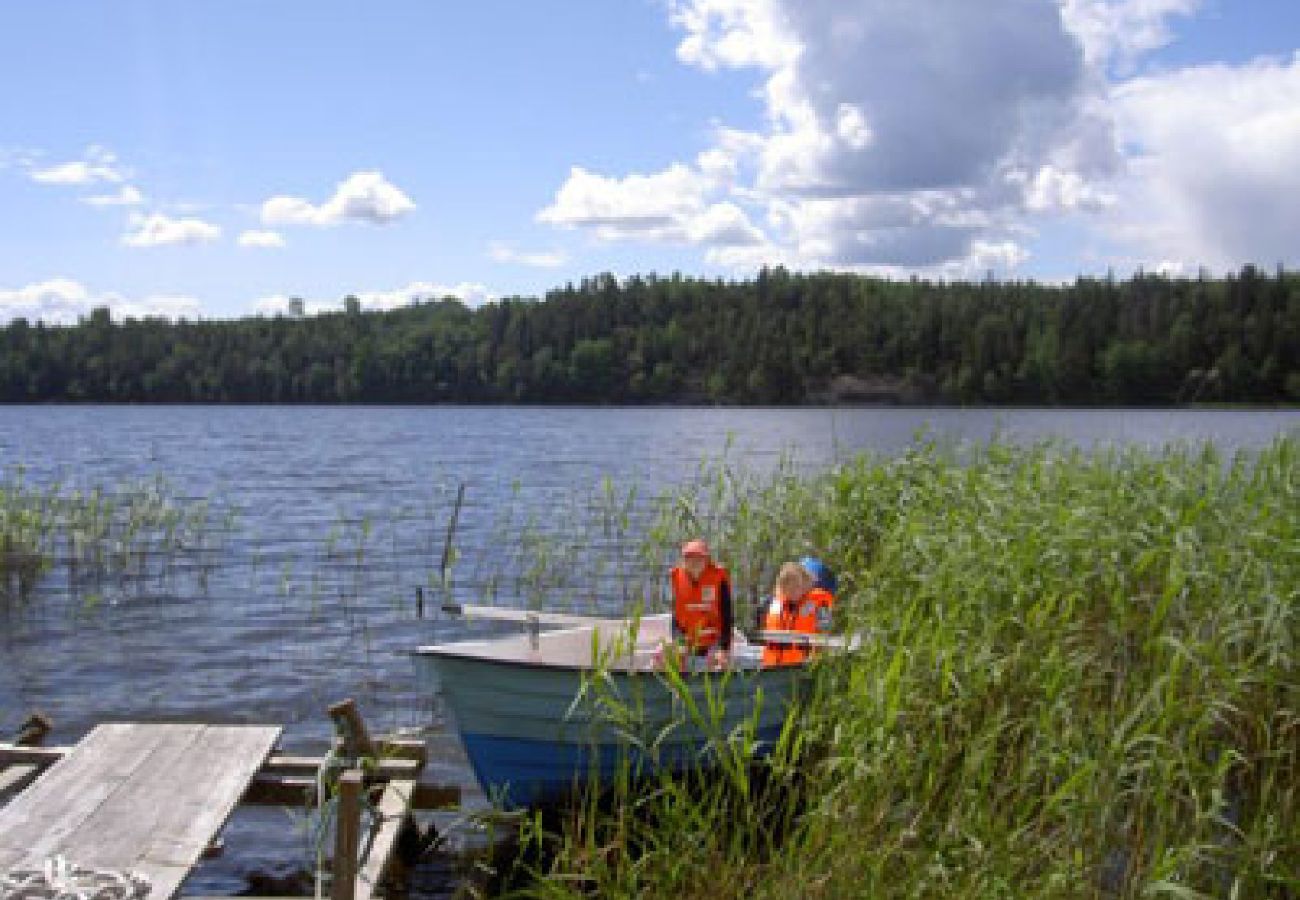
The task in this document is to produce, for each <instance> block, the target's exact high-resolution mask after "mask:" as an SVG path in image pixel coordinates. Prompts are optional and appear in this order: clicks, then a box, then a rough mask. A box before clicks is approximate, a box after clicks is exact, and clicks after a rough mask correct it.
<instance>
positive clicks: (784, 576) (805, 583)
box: [772, 562, 813, 600]
mask: <svg viewBox="0 0 1300 900" xmlns="http://www.w3.org/2000/svg"><path fill="white" fill-rule="evenodd" d="M812 586H813V577H812V576H811V575H809V574H808V570H807V569H805V568H804V567H803V566H801V565H799V564H798V563H792V562H788V563H786V564H785V565H783V566H781V571H780V572H778V573H777V575H776V587H775V588H773V591H772V592H773V593H774V594H776V595H778V596H780V597H783V598H784V599H786V600H798V599H799V598H800V597H802V596H803V595H804V594H806V593H808V591H809V590H810V589H811V588H812Z"/></svg>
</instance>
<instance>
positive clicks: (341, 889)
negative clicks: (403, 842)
mask: <svg viewBox="0 0 1300 900" xmlns="http://www.w3.org/2000/svg"><path fill="white" fill-rule="evenodd" d="M361 784H362V778H361V773H360V772H359V771H357V770H356V769H348V770H347V771H346V772H344V773H343V774H342V776H340V777H339V805H338V816H337V818H336V820H335V822H334V867H333V880H332V881H331V883H330V900H353V898H354V897H355V896H356V886H357V851H358V849H360V847H361Z"/></svg>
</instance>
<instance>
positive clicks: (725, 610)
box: [656, 539, 732, 671]
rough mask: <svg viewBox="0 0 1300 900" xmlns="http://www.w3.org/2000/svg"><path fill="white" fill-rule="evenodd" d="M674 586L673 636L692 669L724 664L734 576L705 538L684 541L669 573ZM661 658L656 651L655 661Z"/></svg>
mask: <svg viewBox="0 0 1300 900" xmlns="http://www.w3.org/2000/svg"><path fill="white" fill-rule="evenodd" d="M668 577H669V581H670V582H671V584H672V590H673V629H672V634H673V640H674V641H676V642H677V643H678V644H680V645H681V646H682V648H683V652H684V654H685V657H686V667H687V668H688V669H689V670H690V671H696V670H699V669H702V668H705V667H706V666H708V667H713V668H718V669H721V668H725V667H726V665H727V663H728V660H729V657H730V654H731V631H732V615H731V579H730V577H729V576H728V575H727V570H726V569H724V568H723V567H722V566H719V565H718V564H716V563H715V562H713V559H712V557H711V556H710V554H709V545H708V544H707V543H705V542H704V541H703V540H700V539H696V540H692V541H687V542H686V543H685V544H683V545H682V559H681V564H680V565H678V566H674V567H673V569H672V571H671V572H670V573H669V576H668ZM660 662H662V658H661V656H659V655H658V654H656V664H659V663H660Z"/></svg>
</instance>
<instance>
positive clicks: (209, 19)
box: [0, 0, 1300, 321]
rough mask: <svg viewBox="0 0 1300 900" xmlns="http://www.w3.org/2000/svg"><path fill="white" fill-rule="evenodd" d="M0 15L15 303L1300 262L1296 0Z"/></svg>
mask: <svg viewBox="0 0 1300 900" xmlns="http://www.w3.org/2000/svg"><path fill="white" fill-rule="evenodd" d="M0 33H2V34H5V35H7V36H8V37H9V39H8V40H6V41H5V46H6V50H5V52H4V53H3V54H0V84H3V85H4V86H5V87H4V88H3V90H0V210H2V213H0V321H3V320H6V319H9V318H12V317H13V316H17V315H23V316H27V317H29V318H44V319H47V320H50V321H70V320H75V318H76V316H78V315H80V314H83V313H84V312H85V311H86V310H88V309H89V308H91V307H92V306H94V305H100V304H108V305H110V306H112V307H113V308H114V311H115V313H116V314H118V315H132V314H134V315H141V314H165V315H173V316H176V315H184V316H196V315H203V316H217V317H228V316H239V315H246V314H250V313H252V312H255V311H260V312H268V313H269V312H275V311H277V310H280V309H283V308H284V306H285V304H286V303H287V298H288V297H290V296H297V297H303V298H306V299H307V301H308V303H309V305H310V306H311V307H312V308H317V309H323V308H335V307H337V305H338V303H339V300H340V298H341V297H342V296H343V295H345V294H348V293H355V294H358V295H360V296H361V297H362V299H363V302H365V303H366V304H367V305H369V306H374V307H382V306H392V305H396V304H400V303H404V302H409V301H410V300H411V299H413V298H419V297H423V296H429V295H434V294H445V293H455V294H457V295H460V296H463V297H464V298H465V299H466V301H467V302H471V303H481V302H485V301H487V300H490V299H491V298H493V297H498V296H503V295H509V294H516V293H518V294H527V295H532V294H539V293H541V292H544V291H545V290H546V289H547V288H548V287H552V286H555V285H560V284H563V283H564V282H565V281H567V280H576V279H579V278H581V277H583V276H585V275H590V274H594V273H596V272H600V271H605V270H612V271H614V272H616V273H619V274H622V275H628V274H632V273H635V272H642V273H644V272H649V271H658V272H668V271H672V270H680V271H683V272H686V273H689V274H699V275H708V276H715V275H721V276H726V277H745V276H747V275H750V274H752V273H753V271H754V270H755V269H756V267H757V266H759V265H763V264H774V263H781V264H785V265H787V266H790V267H792V268H800V269H815V268H837V269H845V270H851V271H863V272H870V273H877V274H885V275H891V276H906V275H908V274H913V273H917V274H922V275H927V276H933V277H949V278H953V277H983V275H984V274H985V273H987V272H990V271H991V272H993V273H994V274H996V275H999V276H1003V277H1036V278H1045V279H1057V278H1071V277H1073V276H1074V275H1076V274H1080V273H1092V272H1101V271H1105V270H1106V269H1108V268H1113V269H1114V270H1116V271H1118V272H1128V271H1132V270H1133V269H1135V268H1138V267H1142V268H1145V269H1165V270H1168V271H1171V272H1187V271H1195V270H1196V269H1197V268H1198V267H1201V266H1205V267H1207V268H1210V269H1211V270H1214V271H1223V270H1225V269H1228V268H1235V267H1237V266H1239V265H1241V264H1243V263H1245V262H1256V263H1260V264H1263V265H1268V266H1272V265H1274V264H1276V263H1278V262H1282V263H1286V264H1288V265H1292V266H1294V265H1298V264H1300V249H1298V246H1300V245H1297V242H1295V241H1294V240H1293V237H1292V236H1293V235H1294V234H1296V233H1297V230H1298V229H1300V211H1297V210H1298V208H1300V204H1296V203H1295V202H1294V200H1293V198H1294V197H1296V196H1297V193H1296V192H1297V190H1300V174H1297V172H1300V158H1298V156H1300V61H1298V58H1297V46H1298V39H1300V4H1298V3H1295V2H1294V0H1232V2H1228V0H1199V2H1198V0H986V2H981V3H980V4H971V3H968V2H966V0H915V2H911V3H900V2H898V0H622V2H610V0H599V2H598V0H563V2H559V0H555V2H544V0H532V2H497V0H479V2H475V3H471V4H465V3H450V2H446V3H429V2H395V3H384V4H369V5H365V6H360V5H357V4H345V3H341V2H329V0H326V2H313V3H310V4H309V3H302V2H276V3H267V2H253V0H222V2H198V0H196V2H185V3H163V2H141V0H135V2H133V0H122V2H114V3H102V4H89V3H81V2H79V3H74V2H64V0H43V2H9V3H5V4H3V5H0Z"/></svg>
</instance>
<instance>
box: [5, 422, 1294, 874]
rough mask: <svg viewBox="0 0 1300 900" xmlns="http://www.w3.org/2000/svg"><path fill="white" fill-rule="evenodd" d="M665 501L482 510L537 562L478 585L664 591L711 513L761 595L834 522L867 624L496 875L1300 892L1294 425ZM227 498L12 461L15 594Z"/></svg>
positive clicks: (121, 558)
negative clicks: (704, 745)
mask: <svg viewBox="0 0 1300 900" xmlns="http://www.w3.org/2000/svg"><path fill="white" fill-rule="evenodd" d="M645 503H646V504H648V505H647V506H645V507H643V506H642V505H641V503H640V497H639V495H638V494H637V492H636V491H635V489H633V490H631V491H629V492H627V493H626V494H625V493H624V492H623V491H622V490H620V489H618V488H616V487H615V486H614V485H613V484H612V483H610V482H606V483H605V484H604V485H603V486H602V491H601V492H600V493H599V494H597V495H596V497H595V498H593V499H592V500H590V502H588V503H587V505H586V506H584V507H583V508H584V509H586V510H587V511H588V513H589V516H588V518H587V519H586V520H583V516H582V515H580V514H579V509H578V508H577V507H575V509H574V510H572V511H571V514H568V515H564V516H561V517H558V518H559V520H560V521H558V522H557V528H558V529H559V530H558V531H556V532H550V531H545V532H543V531H538V530H536V527H535V525H534V523H533V522H532V520H531V519H528V520H527V521H525V522H523V523H519V522H515V521H514V519H508V520H507V521H505V522H503V523H502V525H501V527H500V528H499V529H494V530H493V531H492V534H493V535H494V539H501V538H503V537H510V536H513V540H514V541H515V543H516V544H517V546H512V547H511V552H512V553H515V554H517V558H516V557H515V556H512V557H511V558H510V560H507V565H508V569H509V570H510V571H512V572H515V573H516V576H517V577H516V578H515V579H514V583H513V587H511V586H510V585H509V584H507V581H509V580H510V579H508V578H505V577H504V576H502V578H501V579H500V584H499V585H498V580H499V579H498V575H497V574H492V575H490V576H488V580H489V581H490V582H491V583H492V584H493V585H494V587H493V588H492V590H490V591H487V593H485V596H493V597H495V595H496V587H495V586H500V587H501V588H502V590H504V591H505V593H506V594H508V595H509V596H508V597H505V598H504V599H503V601H502V602H507V603H508V602H510V600H511V599H512V598H513V599H514V600H516V601H519V602H522V603H524V604H526V605H528V606H533V605H544V604H545V603H547V602H548V601H553V599H554V597H555V596H557V591H556V590H555V589H554V587H553V586H554V585H556V584H566V583H567V582H565V581H564V578H567V577H575V576H576V577H578V578H579V579H580V580H581V581H583V582H591V579H592V578H594V577H596V576H597V575H599V580H600V581H601V583H603V584H604V583H607V584H608V585H610V587H608V588H606V590H608V591H613V590H614V589H615V587H616V586H617V587H619V590H620V591H621V594H620V596H622V597H623V598H624V602H625V603H626V604H627V605H628V606H629V607H631V606H635V605H636V604H637V602H638V598H643V600H644V604H643V605H644V606H645V608H646V609H654V608H658V605H657V603H656V598H655V595H654V593H653V592H654V588H655V586H656V585H657V584H659V582H661V581H662V572H663V565H662V564H663V554H664V548H668V547H673V546H676V545H677V543H679V542H680V539H681V536H682V535H684V534H705V535H707V536H708V537H709V538H710V541H711V543H713V544H714V546H715V548H716V550H717V552H718V555H719V558H720V559H722V561H723V562H725V563H726V564H727V565H728V568H729V569H730V570H731V572H732V574H733V578H734V579H735V584H736V588H737V590H736V595H737V596H736V603H737V621H738V622H739V623H740V624H742V625H743V626H748V625H751V624H752V623H753V621H754V611H755V609H756V608H759V604H760V602H761V601H760V596H761V593H762V592H763V591H764V590H765V589H766V586H767V585H769V584H771V580H772V577H773V575H774V573H775V568H776V566H777V565H779V562H780V561H781V560H783V559H789V558H797V557H798V556H800V555H803V554H804V553H806V552H815V553H817V554H818V555H820V556H822V557H823V558H824V559H826V560H828V561H829V562H831V563H832V564H833V565H834V567H835V568H836V570H837V572H838V575H839V579H840V592H839V599H838V602H837V618H838V622H837V629H838V630H842V631H843V632H846V633H854V634H859V635H862V636H863V637H864V639H865V640H864V641H863V644H862V646H861V648H860V649H859V650H856V651H854V652H853V653H851V654H846V655H844V656H838V657H824V658H822V659H821V660H819V661H818V662H817V664H816V666H815V669H814V672H815V678H814V684H813V689H812V692H811V694H810V696H809V697H808V699H807V701H806V702H805V703H804V704H803V705H802V706H801V708H800V709H799V710H798V711H797V712H796V714H795V715H793V716H791V718H790V720H789V722H788V725H787V729H786V733H785V735H784V736H783V739H782V740H781V742H780V743H779V745H778V746H777V748H776V750H775V752H774V753H773V754H772V756H771V757H770V758H768V759H767V760H766V761H757V760H756V759H755V754H754V747H753V745H752V743H750V742H747V741H746V740H745V739H744V738H745V735H744V734H743V733H740V734H732V735H722V736H720V740H719V743H718V745H717V746H716V748H715V750H716V752H717V759H718V760H720V762H721V765H720V766H718V767H717V768H714V769H710V770H709V771H708V772H706V773H703V774H700V775H698V776H685V777H676V778H673V777H663V778H657V779H654V780H652V781H651V782H650V783H648V784H646V783H641V784H635V785H634V784H631V783H629V782H626V781H623V782H620V783H618V784H616V785H615V787H614V789H613V791H612V793H609V794H606V795H605V796H602V797H600V798H599V802H597V798H588V799H589V800H590V802H585V801H584V802H580V803H578V804H576V805H575V806H573V807H572V808H570V809H569V810H567V811H565V812H564V813H563V814H562V815H561V816H559V817H558V818H557V817H553V816H552V817H544V816H536V817H526V818H525V819H524V825H523V830H522V833H521V842H520V845H519V848H520V850H519V853H518V856H517V857H515V858H513V859H504V860H498V861H497V870H498V872H499V875H500V877H501V879H502V883H501V885H500V886H501V887H502V889H505V890H509V891H511V892H513V894H514V895H518V896H526V897H537V898H571V897H572V898H577V897H589V896H601V897H651V898H654V897H665V898H668V897H671V898H674V900H678V898H695V897H698V898H701V900H703V898H714V897H724V898H725V897H736V898H746V900H749V898H773V900H775V898H785V897H791V896H808V897H825V898H838V897H846V896H871V897H899V898H903V897H908V898H910V897H981V898H984V897H1008V898H1010V897H1016V898H1019V897H1053V898H1056V897H1138V896H1144V897H1145V896H1151V897H1173V898H1187V897H1207V896H1215V897H1220V896H1221V897H1252V898H1253V897H1264V898H1271V897H1279V898H1280V897H1291V896H1295V895H1297V894H1298V893H1300V665H1298V661H1300V434H1296V433H1292V434H1289V435H1284V436H1280V437H1278V438H1277V439H1276V440H1275V441H1274V442H1273V443H1272V444H1271V445H1269V446H1267V447H1264V448H1262V449H1258V450H1250V451H1239V452H1236V453H1234V454H1224V453H1223V452H1221V451H1219V450H1218V449H1216V448H1215V447H1214V446H1212V445H1208V444H1206V445H1200V444H1177V445H1171V446H1168V447H1166V448H1164V449H1162V450H1146V449H1141V448H1136V447H1130V448H1119V449H1091V450H1085V449H1080V448H1077V447H1074V446H1071V445H1068V444H1064V443H1057V442H1047V443H1041V444H1037V445H1033V446H1015V445H1011V444H1007V443H1001V442H997V441H994V442H992V443H988V444H977V445H964V444H962V445H945V444H940V443H938V442H935V441H932V440H927V439H926V438H924V437H920V438H918V439H917V442H916V443H915V444H914V445H913V446H912V447H911V448H909V449H908V450H907V451H905V452H902V453H900V454H898V455H890V456H885V455H872V454H864V455H861V456H858V457H856V458H854V459H851V460H848V461H846V462H842V463H840V464H837V465H836V466H834V467H833V468H831V469H829V470H828V471H826V472H823V473H820V474H811V475H810V474H804V473H800V472H798V471H797V470H796V469H795V468H794V467H793V465H791V464H789V463H788V462H783V463H782V464H779V465H778V466H777V467H776V468H775V469H774V470H771V471H767V472H765V473H755V472H749V471H746V470H744V469H742V468H737V467H736V466H734V465H732V464H731V463H729V462H728V461H727V460H726V459H725V458H724V459H722V460H721V461H717V462H708V463H705V464H704V465H702V467H701V468H700V470H699V471H698V472H697V473H696V474H695V476H694V477H693V478H691V479H689V480H688V481H687V482H686V483H685V484H683V485H682V486H681V487H680V488H678V489H677V490H676V491H674V492H670V493H669V494H667V495H664V496H661V497H658V498H645ZM221 508H222V507H221V506H220V505H219V504H218V505H217V506H212V505H211V504H210V502H209V501H186V500H182V499H180V498H179V495H178V494H177V492H176V491H175V490H172V489H170V488H168V487H167V486H166V485H165V484H162V483H158V484H153V483H142V484H140V485H135V486H129V485H128V486H123V487H122V488H120V489H117V490H112V491H105V490H100V489H92V490H84V489H82V490H74V489H72V488H68V487H65V486H60V485H53V486H48V487H37V486H30V485H28V484H27V483H26V482H25V481H24V480H23V478H22V473H21V472H17V473H15V474H13V475H11V476H9V477H7V478H6V479H5V480H4V481H3V482H0V548H2V549H3V552H0V601H5V600H6V599H7V600H9V601H13V600H14V599H15V598H17V599H18V600H19V601H20V602H21V600H22V598H23V597H24V596H26V595H27V594H30V593H31V592H32V591H34V590H37V589H40V588H41V585H42V584H43V583H48V580H49V579H57V580H60V581H61V580H63V579H66V580H67V583H68V584H69V587H70V588H71V589H73V590H74V592H79V593H81V594H82V596H83V602H84V603H87V604H91V603H94V604H96V605H98V601H97V599H96V598H98V597H100V596H101V595H102V592H103V591H104V590H105V587H106V586H108V585H111V583H114V582H117V581H120V580H122V579H127V580H129V581H131V582H133V583H134V582H137V581H139V580H141V579H143V580H145V581H153V580H157V579H160V578H161V579H164V580H166V579H169V578H172V577H185V576H184V571H186V569H187V568H188V567H190V566H197V567H198V569H199V570H201V571H200V575H201V576H202V573H203V572H206V571H207V570H208V569H209V567H211V568H212V570H213V571H217V570H219V568H220V567H221V566H222V565H224V563H223V556H222V541H223V540H224V539H226V538H227V537H231V538H232V539H233V536H234V531H233V529H234V523H233V520H232V519H231V517H230V515H229V514H227V515H226V516H224V517H223V516H222V515H221V514H220V509H221ZM510 512H511V511H510V510H507V513H510ZM643 514H644V516H645V517H644V518H643ZM555 518H556V517H549V518H548V519H547V521H553V520H554V519H555ZM358 527H359V529H360V530H359V531H357V532H356V533H355V534H353V532H347V533H346V534H345V533H343V532H340V533H339V534H337V535H336V534H335V533H333V532H332V533H331V536H330V538H329V540H328V541H327V544H328V548H327V549H328V553H327V554H326V557H328V558H326V557H321V558H320V559H318V560H317V563H316V564H317V565H318V566H321V565H325V564H326V563H331V562H332V561H334V560H335V557H338V559H339V560H343V559H345V558H346V559H347V560H351V559H352V556H353V555H355V563H353V562H351V561H349V562H348V563H347V569H348V572H351V571H352V569H353V566H354V565H355V569H356V576H355V577H356V578H357V584H358V585H360V584H361V580H360V579H361V571H362V569H363V568H364V567H365V566H368V565H372V564H373V563H372V562H371V561H370V558H369V555H368V553H367V552H365V548H366V547H368V546H369V545H370V544H371V543H373V542H374V540H378V539H377V538H374V539H373V540H372V539H371V538H370V537H369V535H370V529H371V525H370V523H369V521H368V520H367V521H365V522H363V523H362V524H361V525H360V526H358ZM584 530H585V531H584ZM349 535H351V537H349ZM354 539H355V546H354V545H353V543H352V541H353V540H354ZM340 542H341V543H340ZM349 548H352V549H349ZM593 548H602V549H601V552H609V553H611V554H613V556H611V557H610V559H611V560H612V561H613V562H612V563H610V565H613V568H612V569H611V568H609V566H608V565H605V562H609V561H608V560H606V561H603V562H602V560H601V559H593V557H594V556H596V555H598V554H595V553H594V552H593ZM428 555H429V553H427V552H424V553H423V556H428ZM602 559H603V558H602ZM33 560H44V562H43V563H41V564H39V565H37V566H36V567H35V568H33V567H32V565H33V562H32V561H33ZM307 562H309V560H304V564H306V563H307ZM588 565H591V566H593V567H594V568H591V569H588V568H585V567H586V566H588ZM602 566H604V567H603V568H602ZM272 568H273V567H272ZM467 574H468V573H467ZM481 574H482V573H481ZM507 574H508V573H507ZM202 577H205V576H202ZM202 577H200V583H201V581H202ZM214 577H215V576H214ZM316 577H317V576H316V574H312V575H311V580H312V582H313V583H314V581H315V579H316ZM347 577H352V576H351V575H349V576H347ZM476 577H478V578H480V580H481V576H476ZM284 578H285V580H286V582H287V580H288V578H289V575H288V572H287V570H286V574H285V576H284ZM475 583H476V584H478V583H479V581H476V582H475ZM592 584H594V582H591V583H588V584H586V587H592ZM548 586H551V587H548ZM485 590H486V588H485ZM6 591H7V592H8V593H9V597H7V598H6V597H5V593H6ZM512 591H513V593H511V592H512ZM326 593H329V594H330V596H329V597H323V599H322V602H324V601H325V600H328V601H329V602H335V601H334V600H333V599H331V598H332V596H333V595H332V593H330V592H326ZM571 593H574V595H575V597H579V594H578V593H577V592H571ZM595 599H596V598H593V602H594V601H595ZM304 602H305V601H304ZM311 602H312V603H313V604H314V603H315V602H316V594H315V591H313V592H312V596H311ZM337 602H338V603H340V604H342V606H341V607H340V608H343V609H346V608H347V604H348V602H350V601H348V600H347V597H346V596H345V594H343V593H341V594H340V598H339V599H338V600H337ZM9 605H10V606H12V605H13V604H12V603H10V604H9ZM5 606H6V603H4V602H0V611H3V609H2V608H3V607H5ZM13 608H17V606H13ZM331 608H333V607H331ZM574 611H581V610H579V609H577V608H575V609H574ZM105 614H109V611H108V610H105ZM345 618H346V617H345ZM348 627H351V626H348ZM362 627H364V621H362ZM591 689H592V690H593V691H595V692H597V693H596V696H595V699H596V700H597V701H599V702H601V703H604V704H606V705H607V707H608V709H609V711H610V715H612V716H614V717H615V718H616V719H617V717H619V716H620V715H625V714H628V713H629V712H631V711H629V710H620V709H619V708H618V698H616V697H608V696H604V695H601V694H599V691H600V689H601V680H600V678H599V673H596V674H595V676H594V677H593V679H592V688H591ZM701 714H702V715H705V716H707V715H709V714H710V713H709V711H707V710H705V711H702V712H701ZM705 724H706V725H707V723H705Z"/></svg>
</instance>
